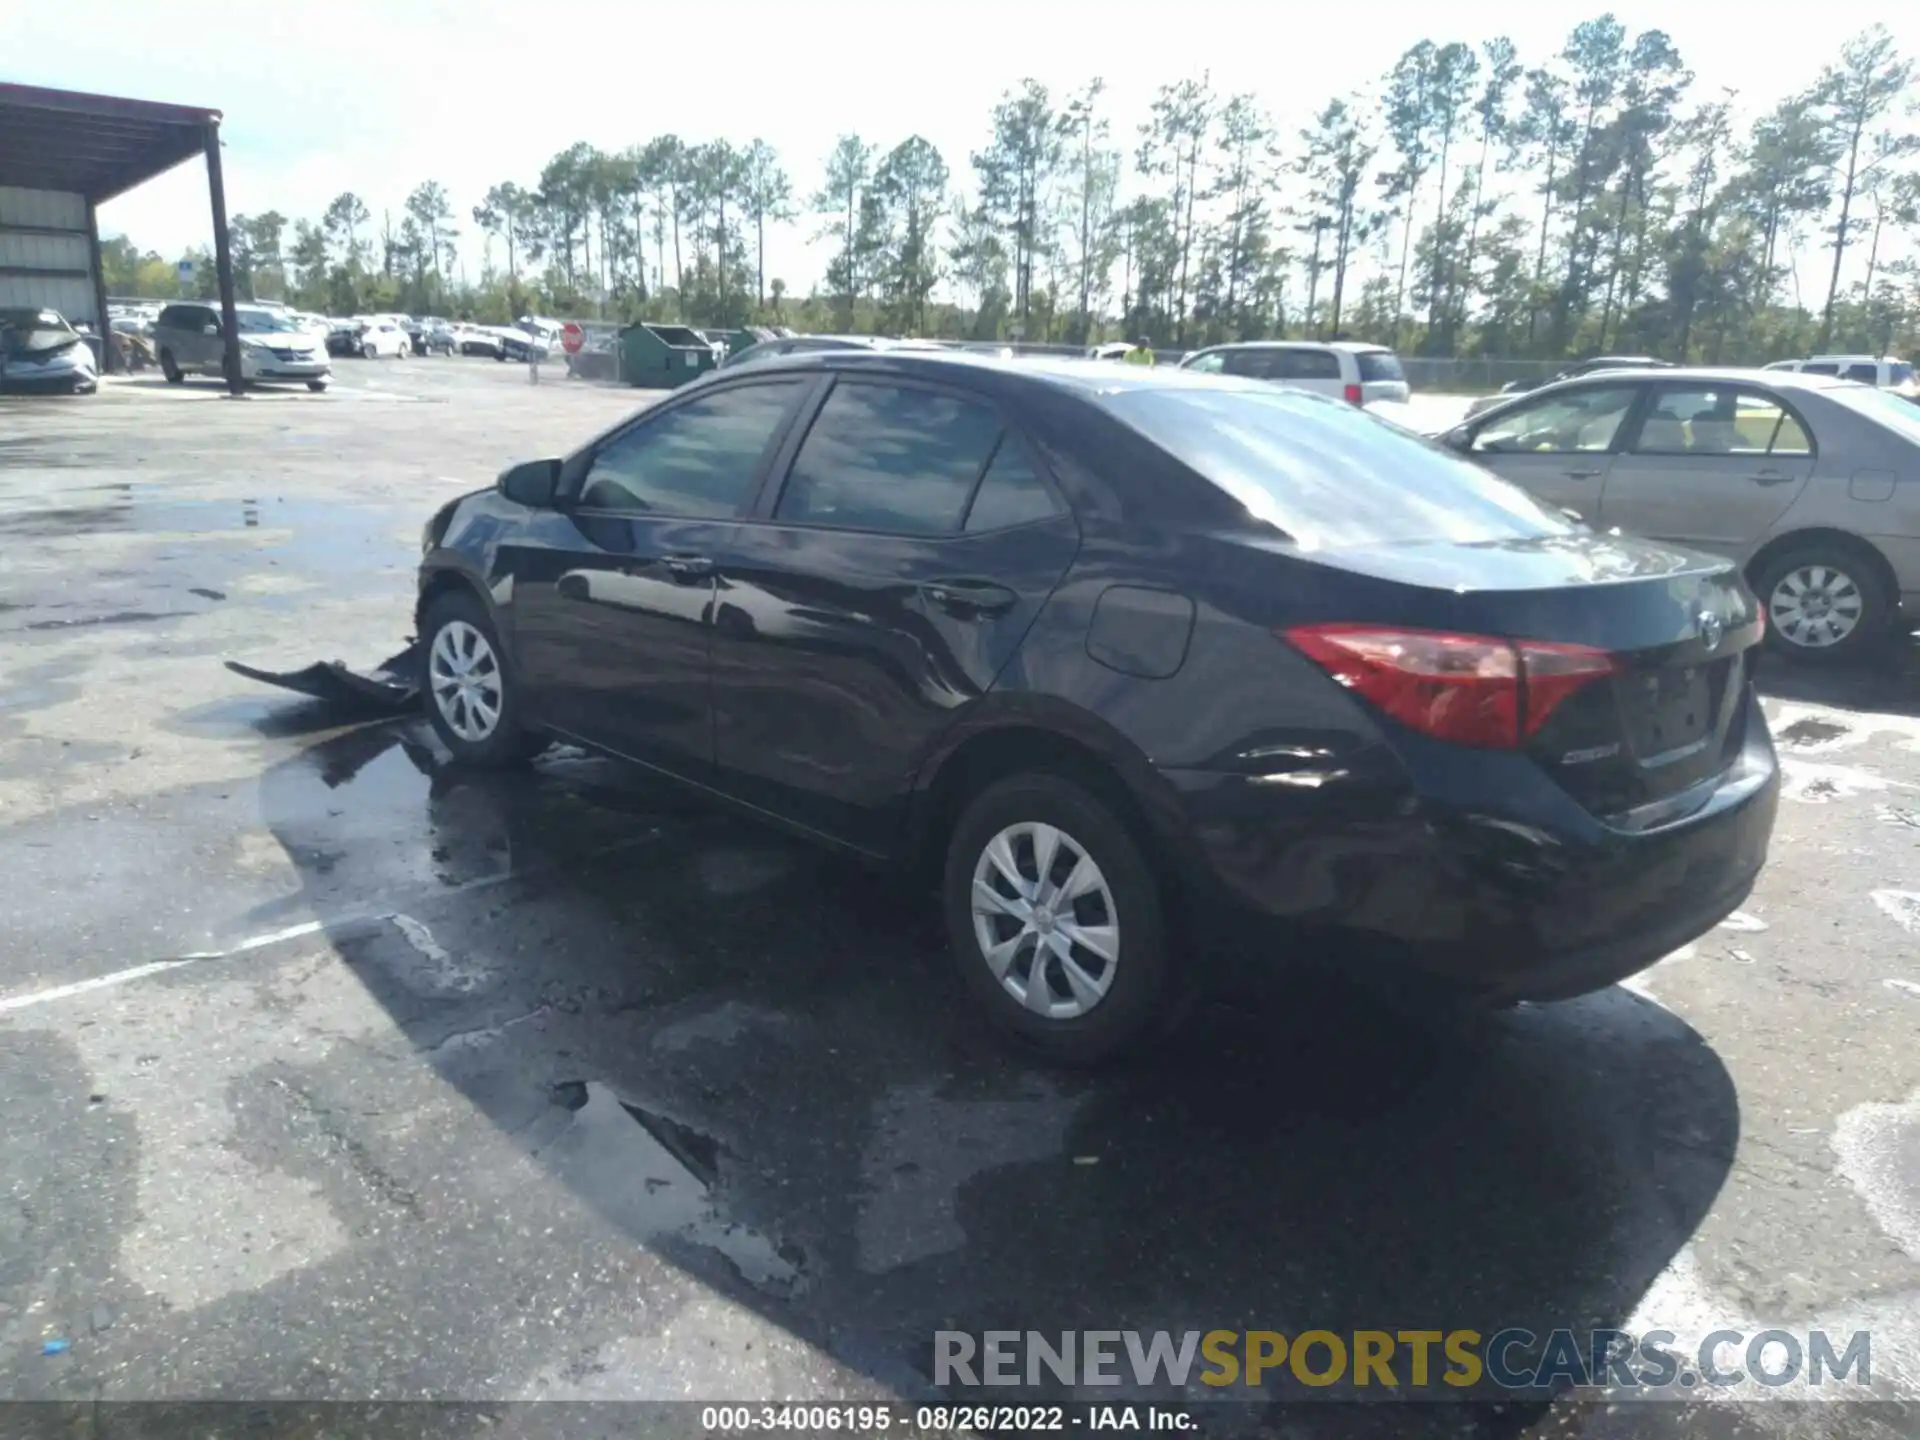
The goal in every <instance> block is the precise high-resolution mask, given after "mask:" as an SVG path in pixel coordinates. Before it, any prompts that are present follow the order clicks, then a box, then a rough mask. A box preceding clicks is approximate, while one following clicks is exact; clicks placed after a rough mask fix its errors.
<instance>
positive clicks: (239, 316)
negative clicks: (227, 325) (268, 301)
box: [233, 309, 300, 335]
mask: <svg viewBox="0 0 1920 1440" xmlns="http://www.w3.org/2000/svg"><path fill="white" fill-rule="evenodd" d="M233 318H234V320H235V321H237V322H238V324H239V326H240V333H241V334H242V335H269V334H276V333H278V334H288V333H291V332H293V331H296V330H298V329H299V328H300V327H299V325H298V324H296V323H295V322H294V318H293V317H292V316H291V315H286V314H282V313H281V312H280V311H278V310H246V309H239V310H235V311H234V312H233Z"/></svg>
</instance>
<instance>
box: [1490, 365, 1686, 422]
mask: <svg viewBox="0 0 1920 1440" xmlns="http://www.w3.org/2000/svg"><path fill="white" fill-rule="evenodd" d="M1672 368H1673V366H1672V362H1671V361H1667V360H1657V359H1655V358H1654V357H1653V356H1651V355H1596V356H1594V357H1593V358H1592V359H1591V360H1582V361H1581V362H1580V363H1579V364H1577V365H1569V366H1568V367H1567V368H1566V369H1565V370H1562V371H1561V372H1560V373H1559V374H1557V375H1555V376H1553V377H1552V378H1551V379H1547V380H1509V381H1508V382H1507V383H1506V384H1504V385H1502V386H1501V387H1500V390H1499V393H1497V394H1494V395H1482V396H1481V397H1480V398H1479V399H1477V400H1475V401H1474V402H1473V403H1472V404H1471V405H1469V406H1468V407H1467V414H1468V415H1469V416H1474V415H1478V414H1480V413H1481V411H1483V410H1491V409H1492V408H1493V407H1494V406H1495V405H1498V404H1501V403H1502V402H1503V401H1505V400H1506V398H1507V397H1508V396H1509V395H1526V394H1529V393H1531V392H1532V391H1535V390H1538V389H1539V388H1540V387H1541V386H1542V385H1552V384H1555V383H1556V382H1558V381H1561V380H1575V379H1578V378H1579V377H1580V376H1582V375H1597V374H1599V373H1600V372H1601V371H1602V370H1669V369H1672Z"/></svg>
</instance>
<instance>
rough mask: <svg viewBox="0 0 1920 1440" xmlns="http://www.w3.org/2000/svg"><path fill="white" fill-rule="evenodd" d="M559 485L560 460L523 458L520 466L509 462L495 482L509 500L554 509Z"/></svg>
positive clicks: (538, 508) (517, 503) (496, 487)
mask: <svg viewBox="0 0 1920 1440" xmlns="http://www.w3.org/2000/svg"><path fill="white" fill-rule="evenodd" d="M559 487H560V462H559V461H558V460H523V461H521V463H520V464H518V465H509V466H508V467H507V468H506V469H504V470H502V471H501V472H500V478H499V479H498V480H497V481H495V482H494V488H495V489H497V490H498V491H499V492H500V493H501V494H502V495H504V496H506V497H507V499H509V500H511V501H513V502H514V503H515V504H516V505H526V506H529V507H530V508H532V509H535V510H546V509H550V508H552V505H553V497H554V494H555V492H557V491H558V489H559Z"/></svg>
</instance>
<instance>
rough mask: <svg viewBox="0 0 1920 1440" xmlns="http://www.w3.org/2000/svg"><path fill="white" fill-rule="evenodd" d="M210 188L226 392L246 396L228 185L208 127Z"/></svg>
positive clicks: (213, 128) (215, 136) (216, 136)
mask: <svg viewBox="0 0 1920 1440" xmlns="http://www.w3.org/2000/svg"><path fill="white" fill-rule="evenodd" d="M207 189H208V190H209V191H211V192H212V195H213V268H214V270H215V272H216V273H217V274H218V275H219V278H220V329H221V332H222V333H223V334H224V335H225V337H226V356H225V369H226V372H227V390H228V392H229V393H230V394H234V395H244V394H245V393H246V389H247V386H246V382H245V381H244V380H242V379H241V378H240V321H239V318H238V317H237V316H236V315H235V314H234V313H233V303H234V300H233V247H232V246H231V245H230V244H229V243H228V239H227V186H226V181H225V180H223V179H222V178H221V174H220V127H219V125H217V124H214V125H209V126H207Z"/></svg>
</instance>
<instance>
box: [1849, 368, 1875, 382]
mask: <svg viewBox="0 0 1920 1440" xmlns="http://www.w3.org/2000/svg"><path fill="white" fill-rule="evenodd" d="M1847 379H1849V380H1858V381H1859V382H1860V383H1861V384H1862V385H1878V384H1879V383H1880V367H1879V366H1878V365H1849V366H1848V367H1847Z"/></svg>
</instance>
